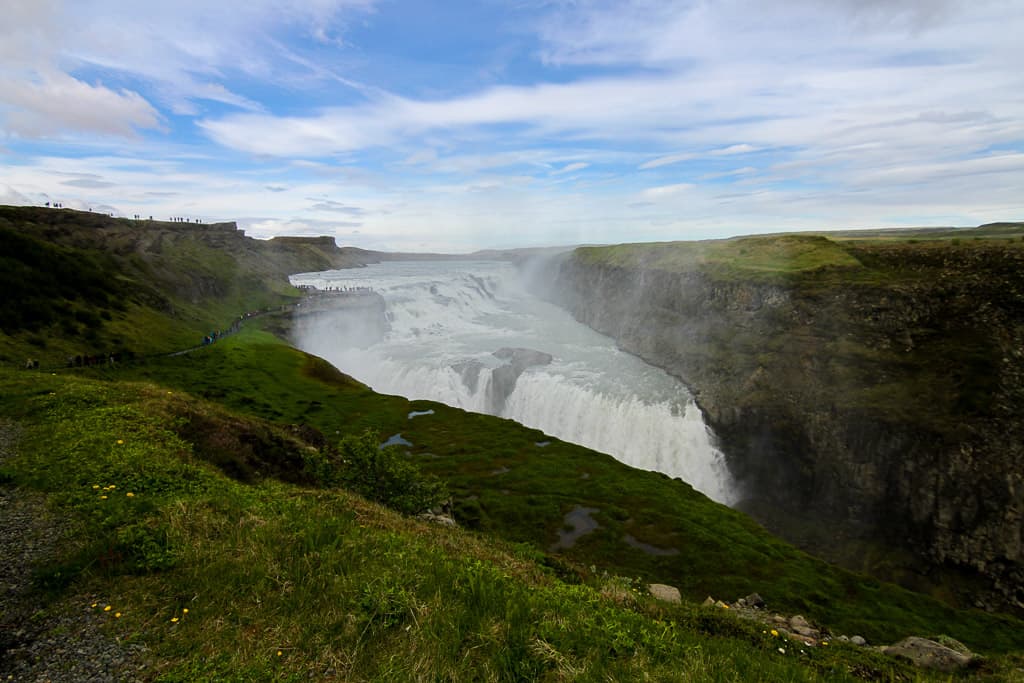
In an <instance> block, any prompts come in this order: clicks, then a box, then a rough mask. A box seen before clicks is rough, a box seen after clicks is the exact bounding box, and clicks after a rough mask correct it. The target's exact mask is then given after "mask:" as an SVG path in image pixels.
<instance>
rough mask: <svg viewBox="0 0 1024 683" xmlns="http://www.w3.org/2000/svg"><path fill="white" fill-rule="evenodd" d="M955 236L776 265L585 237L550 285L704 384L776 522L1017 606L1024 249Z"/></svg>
mask: <svg viewBox="0 0 1024 683" xmlns="http://www.w3.org/2000/svg"><path fill="white" fill-rule="evenodd" d="M766 239H767V238H766ZM808 239H818V240H820V239H823V238H808ZM955 242H956V241H955V240H954V241H953V242H950V241H945V242H939V243H923V244H920V245H914V244H907V243H899V244H891V245H887V244H881V243H876V244H860V245H858V244H855V243H844V245H843V249H844V250H845V251H846V252H847V254H848V255H849V256H850V257H852V259H850V261H851V263H853V265H850V266H846V267H844V268H843V269H834V268H821V269H810V270H802V271H794V272H791V273H786V274H784V275H781V276H780V275H769V276H766V275H765V273H764V272H760V271H743V270H736V269H733V270H723V269H719V270H713V269H709V268H705V267H702V266H701V265H700V264H699V263H698V264H697V265H691V266H688V267H679V268H669V267H646V266H643V265H635V264H634V265H621V264H616V263H615V262H614V260H613V259H606V260H602V259H601V258H594V254H593V253H587V254H584V253H581V252H580V251H577V252H575V253H574V254H572V255H570V256H568V257H566V258H563V259H562V260H561V261H558V262H555V263H554V264H553V266H552V268H551V269H550V270H549V273H550V277H551V282H550V284H552V285H553V286H552V288H551V290H550V291H551V292H554V293H553V294H551V295H550V296H551V298H552V299H553V300H554V301H555V302H556V303H559V304H561V305H563V306H564V307H566V308H567V309H568V310H570V311H571V312H572V313H573V315H574V316H575V317H576V318H577V319H579V320H580V321H581V322H584V323H586V324H587V325H589V326H591V327H593V328H594V329H596V330H598V331H600V332H603V333H605V334H608V335H610V336H612V337H614V338H615V339H616V340H617V341H618V343H619V345H620V346H621V347H622V348H623V349H625V350H627V351H630V352H633V353H635V354H637V355H639V356H641V357H643V358H644V359H646V360H647V361H649V362H651V363H652V364H654V365H657V366H660V367H662V368H664V369H665V370H667V371H668V372H670V373H672V374H674V375H676V376H677V377H680V378H681V379H682V380H683V381H684V382H685V383H686V384H687V385H688V386H689V387H690V388H691V389H692V390H693V391H694V393H695V395H696V399H697V402H698V404H699V405H700V406H701V408H702V409H703V411H704V413H705V416H706V420H707V422H708V423H709V425H710V426H711V427H712V429H713V430H714V431H715V433H716V434H717V436H718V438H719V440H720V445H721V447H722V450H723V451H724V453H725V454H726V457H727V459H728V463H729V466H730V469H731V470H732V472H733V474H734V476H735V477H736V479H737V480H738V481H739V482H740V484H741V486H742V487H743V489H744V501H743V503H742V504H741V507H742V508H744V509H746V510H747V511H749V512H750V513H751V514H753V515H754V516H755V517H756V518H757V519H759V520H760V521H761V522H762V523H763V524H765V525H766V526H768V527H769V528H770V529H772V530H773V531H775V532H777V533H779V534H780V535H782V536H783V537H786V538H787V539H789V540H791V541H793V542H795V543H797V544H798V545H801V546H803V547H805V548H808V549H810V550H812V551H814V552H817V553H818V554H820V555H823V556H825V557H827V558H829V559H832V560H836V561H840V562H842V563H844V564H846V565H848V566H851V567H853V568H856V569H860V570H870V571H873V572H874V573H876V574H877V575H880V576H882V577H883V578H887V579H895V580H899V581H901V582H902V583H904V584H906V585H909V586H911V587H913V588H918V589H924V590H933V591H935V592H936V593H941V594H944V595H945V597H947V598H949V597H951V596H950V593H951V592H952V593H954V595H953V596H952V598H953V600H954V601H955V602H959V603H960V604H965V603H966V604H971V605H977V606H986V607H999V608H1006V609H1019V608H1024V602H1022V601H1024V568H1022V567H1024V565H1022V560H1024V555H1022V543H1021V538H1022V517H1021V515H1022V512H1024V428H1022V421H1021V420H1020V419H1019V415H1020V414H1021V412H1022V411H1024V251H1022V250H1021V249H1020V247H1019V246H1018V245H1016V244H1013V245H1009V244H1007V243H1006V242H1003V241H999V242H972V243H970V244H956V243H955ZM592 251H596V252H597V253H598V254H600V250H592ZM965 577H973V578H972V579H971V580H970V581H963V580H962V579H964V578H965ZM976 579H981V580H980V581H978V580H976ZM943 584H945V588H943V589H941V590H940V589H939V587H940V586H942V585H943Z"/></svg>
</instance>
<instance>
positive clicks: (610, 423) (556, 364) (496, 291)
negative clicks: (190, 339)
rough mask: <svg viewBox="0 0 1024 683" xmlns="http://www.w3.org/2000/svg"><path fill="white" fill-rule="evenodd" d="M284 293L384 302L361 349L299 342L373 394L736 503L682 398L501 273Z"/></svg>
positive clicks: (311, 330)
mask: <svg viewBox="0 0 1024 683" xmlns="http://www.w3.org/2000/svg"><path fill="white" fill-rule="evenodd" d="M293 281H294V282H296V283H297V284H309V285H313V286H319V287H326V286H339V285H341V286H359V287H369V288H371V289H372V290H373V291H374V292H376V293H378V294H379V295H381V296H382V297H383V298H384V300H385V302H386V310H387V317H388V322H389V324H390V331H389V332H388V333H387V334H386V336H385V337H384V338H383V339H379V340H378V341H377V342H376V343H374V344H371V345H369V346H367V347H366V348H354V347H348V346H346V345H345V342H344V339H346V338H348V337H349V335H344V336H339V335H338V334H337V328H338V321H337V320H335V321H332V322H331V323H330V324H327V323H325V324H324V325H323V326H321V327H319V328H318V327H317V326H316V324H315V323H314V324H313V325H311V326H309V327H307V328H306V329H305V331H304V334H303V336H302V338H301V339H299V340H298V341H299V346H300V347H301V348H303V349H304V350H307V351H309V352H311V353H315V354H317V355H319V356H321V357H323V358H326V359H327V360H329V361H330V362H332V363H333V364H334V365H335V366H337V367H338V368H339V369H341V370H342V371H344V372H346V373H348V374H350V375H352V376H353V377H355V378H356V379H358V380H360V381H362V382H365V383H366V384H368V385H369V386H371V387H372V388H373V389H374V390H376V391H380V392H383V393H389V394H398V395H402V396H406V397H408V398H410V399H429V400H435V401H440V402H442V403H446V404H448V405H452V406H455V407H458V408H463V409H465V410H471V411H475V412H484V413H491V414H495V415H500V416H502V417H507V418H511V419H513V420H516V421H517V422H520V423H522V424H524V425H527V426H529V427H534V428H536V429H540V430H542V431H544V432H545V433H547V434H551V435H552V436H555V437H558V438H559V439H562V440H565V441H570V442H573V443H578V444H580V445H583V446H587V447H589V448H593V449H594V450H597V451H601V452H604V453H608V454H609V455H612V456H613V457H615V458H616V459H618V460H620V461H621V462H624V463H626V464H628V465H631V466H634V467H638V468H642V469H648V470H655V471H658V472H663V473H665V474H667V475H669V476H671V477H680V478H681V479H683V480H684V481H686V482H688V483H689V484H690V485H692V486H693V487H694V488H696V489H697V490H699V491H701V492H703V493H704V494H706V495H707V496H709V497H710V498H712V499H714V500H717V501H719V502H723V503H727V504H728V503H731V502H733V501H734V487H733V484H732V479H731V477H730V475H729V472H728V469H727V468H726V466H725V461H724V457H723V456H722V454H721V452H719V451H718V449H717V448H715V445H714V437H713V435H712V434H711V433H710V431H709V430H708V428H707V426H706V425H705V424H704V422H703V418H702V416H701V414H700V410H699V409H698V408H697V406H696V405H695V404H694V402H693V400H692V397H691V396H690V394H689V393H688V392H687V391H686V388H685V387H684V386H683V385H682V384H680V383H679V382H678V381H677V380H675V379H674V378H672V377H670V376H668V375H667V374H666V373H664V372H662V371H661V370H659V369H657V368H654V367H652V366H649V365H647V364H646V363H644V362H643V361H641V360H640V359H638V358H636V357H634V356H631V355H629V354H626V353H623V352H622V351H619V350H618V349H617V348H615V345H614V342H613V341H612V340H610V339H608V338H607V337H604V336H603V335H600V334H597V333H596V332H594V331H593V330H590V329H589V328H586V327H585V326H583V325H581V324H579V323H577V322H576V321H575V320H573V319H572V318H571V317H570V316H569V315H568V314H567V313H565V312H564V311H561V310H560V309H557V308H555V307H554V306H551V305H550V304H547V303H544V302H542V301H540V300H539V299H537V298H535V297H533V296H531V295H530V294H528V293H526V290H525V288H524V287H522V286H521V283H520V282H519V281H518V279H517V276H516V272H515V270H514V269H513V268H512V267H511V266H509V265H508V264H504V263H466V262H429V263H428V262H417V263H408V262H406V263H387V264H381V265H378V266H370V267H367V268H363V269H358V270H346V271H328V272H326V273H311V274H305V275H302V276H294V277H293ZM332 330H333V332H332ZM355 336H356V337H358V336H359V335H355Z"/></svg>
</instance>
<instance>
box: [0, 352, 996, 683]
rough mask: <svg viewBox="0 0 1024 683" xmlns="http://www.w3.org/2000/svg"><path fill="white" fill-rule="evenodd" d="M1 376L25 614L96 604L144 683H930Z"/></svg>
mask: <svg viewBox="0 0 1024 683" xmlns="http://www.w3.org/2000/svg"><path fill="white" fill-rule="evenodd" d="M0 380H2V383H3V389H4V391H3V394H2V396H3V398H2V400H0V414H2V415H3V416H4V417H5V418H6V419H13V420H17V421H18V422H19V423H20V424H21V425H22V427H23V436H22V441H21V443H20V444H19V449H18V450H19V454H18V456H17V457H16V458H14V459H12V460H8V461H7V462H6V463H5V464H4V468H3V475H4V477H5V479H6V480H8V481H9V482H10V483H13V484H14V485H17V486H21V487H24V488H26V489H32V490H37V491H42V492H44V493H46V494H48V495H49V496H50V500H51V504H52V506H53V507H54V508H55V510H57V511H58V512H60V513H61V514H63V515H64V516H66V517H68V518H69V519H71V520H72V521H73V522H74V524H75V528H74V534H73V538H75V539H77V541H76V542H74V543H73V544H72V546H71V547H70V548H69V549H68V551H67V553H66V555H65V556H64V557H63V558H62V559H61V561H60V562H59V563H57V564H55V565H51V566H48V567H45V568H40V569H39V570H38V573H37V575H36V579H37V582H38V584H39V586H40V590H41V591H42V593H41V594H40V595H41V597H40V601H41V605H42V606H43V608H44V609H45V606H46V604H47V603H48V602H51V601H56V597H57V596H65V595H81V596H85V595H91V596H98V599H97V598H89V599H88V600H89V602H88V605H92V604H93V603H94V602H95V607H91V609H93V610H95V611H96V612H97V613H99V614H102V615H103V618H104V619H106V620H107V624H106V626H105V627H104V628H105V629H106V630H108V631H109V632H110V634H111V635H113V636H116V637H118V638H121V639H124V640H126V641H128V642H137V643H142V644H145V645H146V647H147V648H148V653H149V654H148V656H149V657H150V659H151V663H152V666H153V669H152V670H153V672H154V675H155V676H156V678H157V679H158V680H165V681H183V680H190V681H192V680H225V681H243V680H279V681H289V680H300V679H301V680H307V679H308V678H309V677H311V676H312V677H314V678H318V679H327V680H331V679H336V680H382V681H383V680H402V681H405V680H451V681H461V680H539V679H543V680H583V681H586V680H594V681H597V680H639V679H642V678H647V679H650V680H707V681H750V680H765V681H769V680H770V681H780V680H786V681H819V680H820V681H824V680H829V681H845V680H862V679H864V678H870V679H873V680H945V678H944V677H941V678H934V679H933V678H932V677H929V676H926V675H923V674H920V673H917V672H913V671H910V670H908V669H906V668H904V667H903V665H901V664H899V663H898V662H896V661H895V660H890V659H888V658H884V657H882V656H880V655H876V654H873V653H871V652H869V651H865V650H860V649H856V648H851V647H845V646H842V645H841V644H838V643H835V644H833V645H830V646H829V647H820V648H813V649H809V648H802V651H801V648H800V647H798V646H795V645H794V644H792V643H785V642H782V641H781V640H779V639H778V638H776V637H773V636H771V634H769V633H766V632H765V629H763V628H761V627H758V626H756V625H754V624H752V623H749V622H744V621H741V620H739V619H737V618H735V617H733V616H731V615H729V614H725V613H724V612H722V611H721V610H718V609H717V608H701V607H696V606H694V605H690V604H684V605H680V606H671V605H666V604H662V603H655V602H653V601H652V600H651V599H649V598H647V597H645V596H644V594H643V592H642V591H640V590H639V589H638V588H639V587H638V584H637V583H636V582H635V581H633V580H629V579H620V578H615V577H614V576H609V575H606V574H603V573H596V574H593V575H591V576H589V577H588V578H587V580H586V581H585V582H574V583H566V582H565V581H563V580H560V579H559V578H558V577H557V575H556V574H555V573H554V572H553V571H552V570H551V569H550V568H548V567H546V566H545V564H546V558H545V557H544V555H543V554H542V553H540V552H539V551H538V550H536V549H535V548H533V547H531V546H528V545H521V544H510V543H508V542H503V541H500V540H495V539H493V538H491V537H488V536H481V535H477V534H474V533H471V532H467V531H464V530H461V529H447V528H442V527H438V526H435V525H428V524H425V523H422V522H419V521H417V520H414V519H411V518H408V517H403V516H401V515H399V514H397V513H395V512H392V511H390V510H388V509H386V508H383V507H381V506H379V505H375V504H372V503H369V502H367V501H365V500H364V499H362V498H359V497H358V496H355V495H352V494H351V493H348V492H346V491H343V490H336V489H323V488H311V487H308V486H299V485H295V484H290V483H286V482H282V481H280V480H278V479H275V478H264V479H260V480H258V481H253V482H251V483H243V482H240V481H238V480H236V479H232V478H230V477H228V476H226V475H225V474H224V472H223V471H222V470H221V469H219V468H217V467H216V466H214V465H213V464H211V463H209V462H205V461H204V460H203V458H202V457H201V454H202V452H203V448H201V447H199V446H197V444H195V443H192V442H190V441H188V440H186V439H183V438H182V437H181V436H180V434H179V432H180V431H181V429H180V428H181V425H180V422H181V417H180V416H181V415H183V414H187V413H188V412H189V411H196V410H201V411H206V412H209V414H210V415H211V416H216V415H220V416H221V417H224V418H226V417H227V415H226V414H224V413H222V412H221V410H220V409H219V408H217V407H215V406H206V405H205V404H204V403H203V402H202V401H201V400H197V399H195V398H194V397H191V396H188V395H183V394H180V393H179V392H176V391H174V390H168V389H166V388H165V387H162V386H158V385H155V384H147V383H126V382H123V381H108V380H99V379H90V378H87V377H82V376H76V375H56V376H54V375H44V376H41V377H30V376H26V374H25V373H10V372H7V371H3V372H0ZM168 391H170V392H171V393H168ZM235 419H248V418H243V417H241V416H238V417H236V418H235ZM266 429H268V430H271V431H272V430H273V429H274V427H273V426H271V425H267V426H266ZM129 494H131V495H129ZM878 591H879V596H880V597H881V596H884V595H885V592H884V589H883V588H878ZM47 596H49V597H47ZM81 599H82V600H83V601H85V600H86V598H84V597H83V598H81ZM53 604H56V602H54V603H53ZM108 605H109V606H111V610H110V611H109V612H104V611H103V610H104V608H105V607H106V606H108ZM83 607H86V604H85V603H84V602H83ZM115 614H121V616H120V617H115V616H114V615H115ZM779 648H782V649H783V650H785V652H784V653H783V652H780V650H779ZM1012 664H1013V660H1012V659H1008V660H1003V659H995V660H990V661H989V662H988V663H986V664H985V665H984V666H983V668H982V669H977V670H975V671H973V672H972V673H973V674H974V675H990V676H997V675H1000V673H1001V672H1003V671H1007V670H1009V668H1010V667H1012Z"/></svg>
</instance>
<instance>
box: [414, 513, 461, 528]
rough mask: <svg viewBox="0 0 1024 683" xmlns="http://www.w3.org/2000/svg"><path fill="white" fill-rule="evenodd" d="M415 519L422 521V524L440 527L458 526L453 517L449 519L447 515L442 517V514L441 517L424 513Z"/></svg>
mask: <svg viewBox="0 0 1024 683" xmlns="http://www.w3.org/2000/svg"><path fill="white" fill-rule="evenodd" d="M417 517H419V518H420V519H422V520H423V521H424V522H431V523H433V524H440V525H441V526H452V527H454V526H458V525H459V524H458V522H456V521H455V518H453V517H451V516H449V515H443V514H442V515H435V514H434V513H433V512H424V513H421V514H419V515H417Z"/></svg>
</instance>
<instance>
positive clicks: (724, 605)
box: [715, 600, 729, 609]
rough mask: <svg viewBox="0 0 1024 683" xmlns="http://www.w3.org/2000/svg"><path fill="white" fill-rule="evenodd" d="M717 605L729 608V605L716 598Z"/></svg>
mask: <svg viewBox="0 0 1024 683" xmlns="http://www.w3.org/2000/svg"><path fill="white" fill-rule="evenodd" d="M715 607H718V608H719V609H729V605H727V604H725V603H724V602H722V601H721V600H715Z"/></svg>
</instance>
